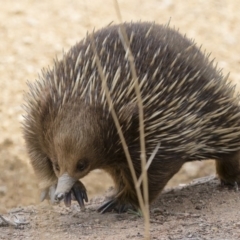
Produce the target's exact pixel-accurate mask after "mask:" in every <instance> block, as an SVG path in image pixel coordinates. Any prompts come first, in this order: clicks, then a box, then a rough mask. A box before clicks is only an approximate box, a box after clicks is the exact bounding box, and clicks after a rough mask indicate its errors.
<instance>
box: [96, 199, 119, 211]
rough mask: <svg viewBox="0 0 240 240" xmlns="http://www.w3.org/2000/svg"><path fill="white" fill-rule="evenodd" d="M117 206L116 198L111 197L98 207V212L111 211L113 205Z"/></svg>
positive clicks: (113, 207)
mask: <svg viewBox="0 0 240 240" xmlns="http://www.w3.org/2000/svg"><path fill="white" fill-rule="evenodd" d="M116 206H117V201H116V199H111V200H109V201H107V202H106V203H104V204H103V205H102V206H101V207H100V208H98V212H100V213H102V214H103V213H106V212H111V211H112V210H114V209H115V207H116Z"/></svg>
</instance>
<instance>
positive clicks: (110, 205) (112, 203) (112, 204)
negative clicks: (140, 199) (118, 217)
mask: <svg viewBox="0 0 240 240" xmlns="http://www.w3.org/2000/svg"><path fill="white" fill-rule="evenodd" d="M128 209H134V207H133V206H132V205H131V204H127V203H121V202H119V200H117V199H116V198H113V199H111V200H109V201H107V202H106V203H104V204H103V205H102V206H101V207H100V208H99V209H98V212H100V213H102V214H103V213H106V212H111V211H113V210H114V211H116V212H117V213H124V212H127V211H128Z"/></svg>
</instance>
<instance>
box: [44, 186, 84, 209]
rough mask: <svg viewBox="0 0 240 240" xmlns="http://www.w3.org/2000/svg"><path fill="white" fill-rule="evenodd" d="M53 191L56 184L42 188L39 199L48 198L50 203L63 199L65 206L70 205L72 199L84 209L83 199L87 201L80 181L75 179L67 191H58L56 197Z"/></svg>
mask: <svg viewBox="0 0 240 240" xmlns="http://www.w3.org/2000/svg"><path fill="white" fill-rule="evenodd" d="M55 192H56V185H52V186H51V187H49V188H46V189H44V190H43V191H42V192H41V196H40V201H41V202H42V201H44V200H45V199H50V201H51V203H52V204H54V203H58V202H60V201H61V200H63V201H64V204H65V206H66V207H70V206H71V202H72V200H76V201H77V202H78V204H79V206H80V208H81V209H84V201H85V202H88V196H87V190H86V188H85V186H84V185H83V183H82V182H80V181H77V182H76V183H75V184H74V185H73V187H72V189H71V191H70V192H68V193H65V194H64V193H59V194H58V195H57V197H56V196H55Z"/></svg>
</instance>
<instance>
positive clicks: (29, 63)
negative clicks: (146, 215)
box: [0, 0, 240, 239]
mask: <svg viewBox="0 0 240 240" xmlns="http://www.w3.org/2000/svg"><path fill="white" fill-rule="evenodd" d="M119 4H120V8H121V12H122V18H123V20H124V21H130V20H140V19H141V20H147V21H155V22H157V23H163V24H165V23H166V22H168V21H169V19H170V18H171V24H170V25H171V26H176V27H177V28H179V29H180V31H181V32H182V33H186V34H187V36H188V37H190V38H194V39H195V40H196V42H197V43H199V45H200V44H203V49H206V50H207V51H208V52H212V56H214V57H215V58H216V60H217V61H218V63H219V66H220V67H222V68H224V71H223V72H224V73H228V72H229V71H230V72H231V75H230V78H229V81H231V82H233V83H234V84H237V88H239V86H240V85H239V81H240V72H239V65H240V55H239V52H240V45H239V41H240V14H239V11H240V2H239V1H237V0H232V1H228V0H219V1H217V0H216V1H214V0H209V1H203V0H193V1H190V0H189V1H184V4H183V1H180V0H175V1H173V0H162V1H160V0H148V1H143V0H139V1H137V0H131V1H129V0H121V1H120V0H119ZM112 21H114V22H118V19H117V17H116V12H115V8H114V4H113V1H112V0H105V1H104V3H103V1H100V0H91V1H86V2H85V1H78V0H71V1H70V0H52V1H47V0H42V1H34V0H19V1H14V2H12V1H5V2H4V4H2V6H1V8H0V43H1V44H0V54H1V55H0V56H1V57H0V91H1V95H0V121H1V123H0V213H6V212H7V210H9V209H10V208H13V207H17V206H26V205H31V204H34V205H35V204H36V203H37V202H38V195H39V193H38V189H37V182H36V179H35V176H34V174H33V171H32V169H31V166H29V163H28V156H27V154H26V150H25V146H24V141H23V139H22V135H21V125H20V122H21V121H22V113H23V110H22V108H21V105H22V104H23V93H24V91H25V90H27V86H26V81H27V80H29V81H34V80H35V79H36V78H37V75H38V73H39V72H40V70H41V68H43V67H46V66H48V65H51V64H52V59H53V57H55V56H58V57H61V54H62V50H63V49H64V50H68V49H69V48H70V46H71V45H73V44H74V43H76V42H77V41H79V40H80V39H81V38H82V37H84V36H85V34H86V32H87V31H91V30H92V29H93V28H94V27H95V28H101V27H104V26H106V25H107V24H109V23H110V22H112ZM212 173H214V164H213V162H209V163H206V162H195V163H191V164H187V165H185V166H184V167H183V169H182V170H181V171H180V172H179V173H178V174H177V175H176V176H175V177H174V179H172V180H171V181H170V183H169V186H176V185H177V184H179V183H184V182H188V181H189V180H190V179H193V178H196V177H197V176H204V175H209V174H212ZM83 182H84V183H85V186H87V189H88V193H89V196H90V197H93V196H96V195H101V194H103V192H104V190H105V189H107V188H108V187H109V186H111V185H112V181H111V179H110V178H109V177H108V176H107V175H106V174H105V173H102V172H101V171H95V172H94V173H92V174H91V175H90V176H88V177H87V178H86V179H84V180H83ZM188 194H189V195H192V193H190V192H189V193H188ZM222 194H223V196H224V198H226V199H228V198H229V200H226V202H227V206H226V207H223V206H222V205H224V204H221V208H222V207H223V211H222V212H221V214H223V215H224V214H229V211H228V210H229V209H228V208H229V206H230V205H228V204H230V203H232V201H235V200H233V198H234V197H235V196H236V195H234V194H233V193H231V194H230V193H228V192H226V193H225V192H223V193H222ZM210 196H213V195H212V193H211V194H210ZM210 196H209V197H210ZM219 197H222V195H221V196H220V195H219ZM201 198H202V196H201ZM183 199H184V200H183V205H184V206H185V204H186V203H185V201H187V202H188V201H190V200H189V199H187V197H186V198H185V197H184V198H183ZM231 199H232V200H231ZM217 200H218V196H217V198H216V202H214V197H211V201H212V203H211V204H212V205H211V206H212V207H213V209H215V208H217V206H218V202H217ZM203 201H204V200H203ZM214 204H216V205H215V206H214ZM178 207H180V209H178ZM231 207H232V206H231ZM181 208H182V206H179V205H175V204H174V211H176V212H181ZM34 209H35V207H33V213H34V214H35V215H34V214H33V215H34V216H36V217H38V218H39V219H41V218H43V219H42V220H44V217H45V216H46V215H48V216H49V219H51V218H52V217H51V216H52V211H53V212H54V211H55V210H54V209H53V210H46V209H45V210H44V208H43V210H41V208H39V207H36V209H37V210H36V211H35V210H34ZM41 211H43V212H44V215H43V216H42V215H41V214H40V213H41ZM56 211H57V213H56V214H58V210H56ZM161 211H162V210H161ZM224 211H226V212H224ZM39 214H40V216H39ZM30 215H31V214H30ZM70 215H71V214H70ZM70 215H69V216H70ZM67 216H68V215H67ZM79 216H80V215H79ZM159 216H160V215H159ZM189 216H190V217H189V218H190V219H191V214H190V215H189ZM152 217H153V218H152V219H153V220H154V214H153V215H152ZM55 218H57V219H58V220H59V221H60V222H61V218H59V217H55ZM55 218H54V219H55ZM69 218H70V217H69ZM88 218H89V221H92V222H93V223H94V219H101V220H100V221H102V219H103V220H104V224H106V225H107V224H108V220H112V221H117V220H114V219H117V217H116V218H114V217H113V216H112V217H110V216H108V217H106V218H102V217H100V216H98V215H94V214H93V216H92V219H91V214H90V212H89V214H88ZM123 218H126V219H127V217H126V216H124V217H123ZM162 218H163V220H161V221H162V223H163V222H165V223H164V224H163V225H164V226H165V227H166V229H169V231H170V230H171V226H173V225H171V224H170V225H168V221H169V219H168V216H167V217H164V215H163V216H162ZM180 218H181V217H180ZM187 218H188V217H187ZM67 219H68V218H67ZM79 219H81V217H79V218H78V217H77V218H76V219H75V220H76V223H73V222H71V221H70V222H69V223H67V226H72V225H71V224H73V225H74V226H75V225H76V226H77V224H80V223H77V222H78V221H79ZM83 219H85V218H84V217H83ZM65 220H66V219H65ZM165 220H166V221H165ZM173 220H174V219H173ZM235 220H236V221H235ZM39 221H40V220H39ZM134 221H135V220H134ZM138 221H139V222H135V223H134V222H133V223H132V224H133V225H134V224H135V225H138V227H139V232H140V234H142V224H139V223H140V222H141V220H138ZM174 221H175V222H176V223H175V224H177V222H178V217H176V219H175V220H174ZM211 221H214V218H212V219H211ZM216 221H217V220H216ZM231 221H232V222H237V221H238V222H239V219H233V220H231ZM60 222H56V225H55V227H57V226H58V228H61V226H63V225H64V224H59V225H58V223H60ZM93 223H92V224H90V229H91V228H92V227H93V226H94V224H93ZM216 223H217V222H216ZM97 224H98V223H97V222H96V228H98V225H97ZM113 224H114V223H113ZM117 224H118V223H116V226H115V227H116V231H117ZM133 225H131V226H133ZM36 226H37V225H36ZM36 226H35V230H37V227H36ZM140 226H141V227H140ZM203 226H205V225H203ZM218 226H219V225H218ZM152 227H153V229H154V228H155V225H154V224H153V226H152ZM161 227H163V226H162V224H160V226H159V227H156V229H155V230H156V231H160V230H161V231H162V228H161ZM207 227H208V225H207ZM140 228H141V229H140ZM182 228H183V227H182ZM191 228H192V227H191ZM33 229H34V228H33ZM99 229H101V227H99ZM128 229H129V227H128V226H127V225H126V227H125V230H124V232H126V235H124V236H127V231H128ZM137 229H138V228H137ZM217 229H218V228H217ZM140 230H141V231H140ZM41 231H42V232H44V228H42V230H41ZM61 231H63V229H62V230H59V232H61ZM84 231H86V233H87V234H89V233H90V232H91V231H90V230H89V229H88V226H87V227H86V229H85V230H84ZM137 231H138V230H136V234H137ZM184 231H185V230H184ZM209 231H210V230H209ZM216 231H217V230H216ZM1 232H2V229H1V228H0V237H1ZM190 232H191V231H190ZM165 233H166V234H167V233H169V232H167V230H165ZM16 234H18V233H16ZM19 234H20V233H19ZM39 234H40V233H39ZM97 234H98V232H97ZM66 235H67V234H66ZM13 236H15V235H13ZM16 236H20V235H16ZM39 236H40V235H39ZM96 236H98V235H96ZM136 236H137V235H136ZM153 236H154V235H153ZM157 236H159V235H157ZM176 236H177V235H176ZM186 236H187V235H186ZM198 236H201V234H200V235H198ZM219 236H220V235H219ZM136 238H137V237H136ZM140 238H141V236H140ZM6 239H9V238H6ZM43 239H44V237H43ZM89 239H92V238H91V237H90V238H89ZM100 239H101V238H100ZM118 239H120V238H118ZM123 239H125V238H124V237H123ZM156 239H160V238H158V237H156ZM163 239H164V238H163ZM169 239H171V238H169ZM172 239H179V238H174V237H173V238H172ZM195 239H198V238H195ZM206 239H210V238H208V236H207V237H206ZM231 239H237V238H231Z"/></svg>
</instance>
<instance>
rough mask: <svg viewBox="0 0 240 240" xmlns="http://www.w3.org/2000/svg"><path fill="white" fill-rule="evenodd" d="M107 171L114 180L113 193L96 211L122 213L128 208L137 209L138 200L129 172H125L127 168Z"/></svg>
mask: <svg viewBox="0 0 240 240" xmlns="http://www.w3.org/2000/svg"><path fill="white" fill-rule="evenodd" d="M107 172H109V173H110V175H111V176H112V178H113V181H114V182H115V193H114V194H113V195H112V196H111V197H110V199H108V201H106V202H105V203H104V204H103V205H102V206H101V207H100V208H99V209H98V212H100V213H106V212H111V211H113V210H114V211H116V212H118V213H123V212H126V211H127V210H128V209H137V208H138V200H137V195H136V192H135V188H134V184H133V182H132V178H131V173H130V172H129V173H127V169H125V171H124V172H122V171H121V170H120V169H111V170H110V171H107Z"/></svg>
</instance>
